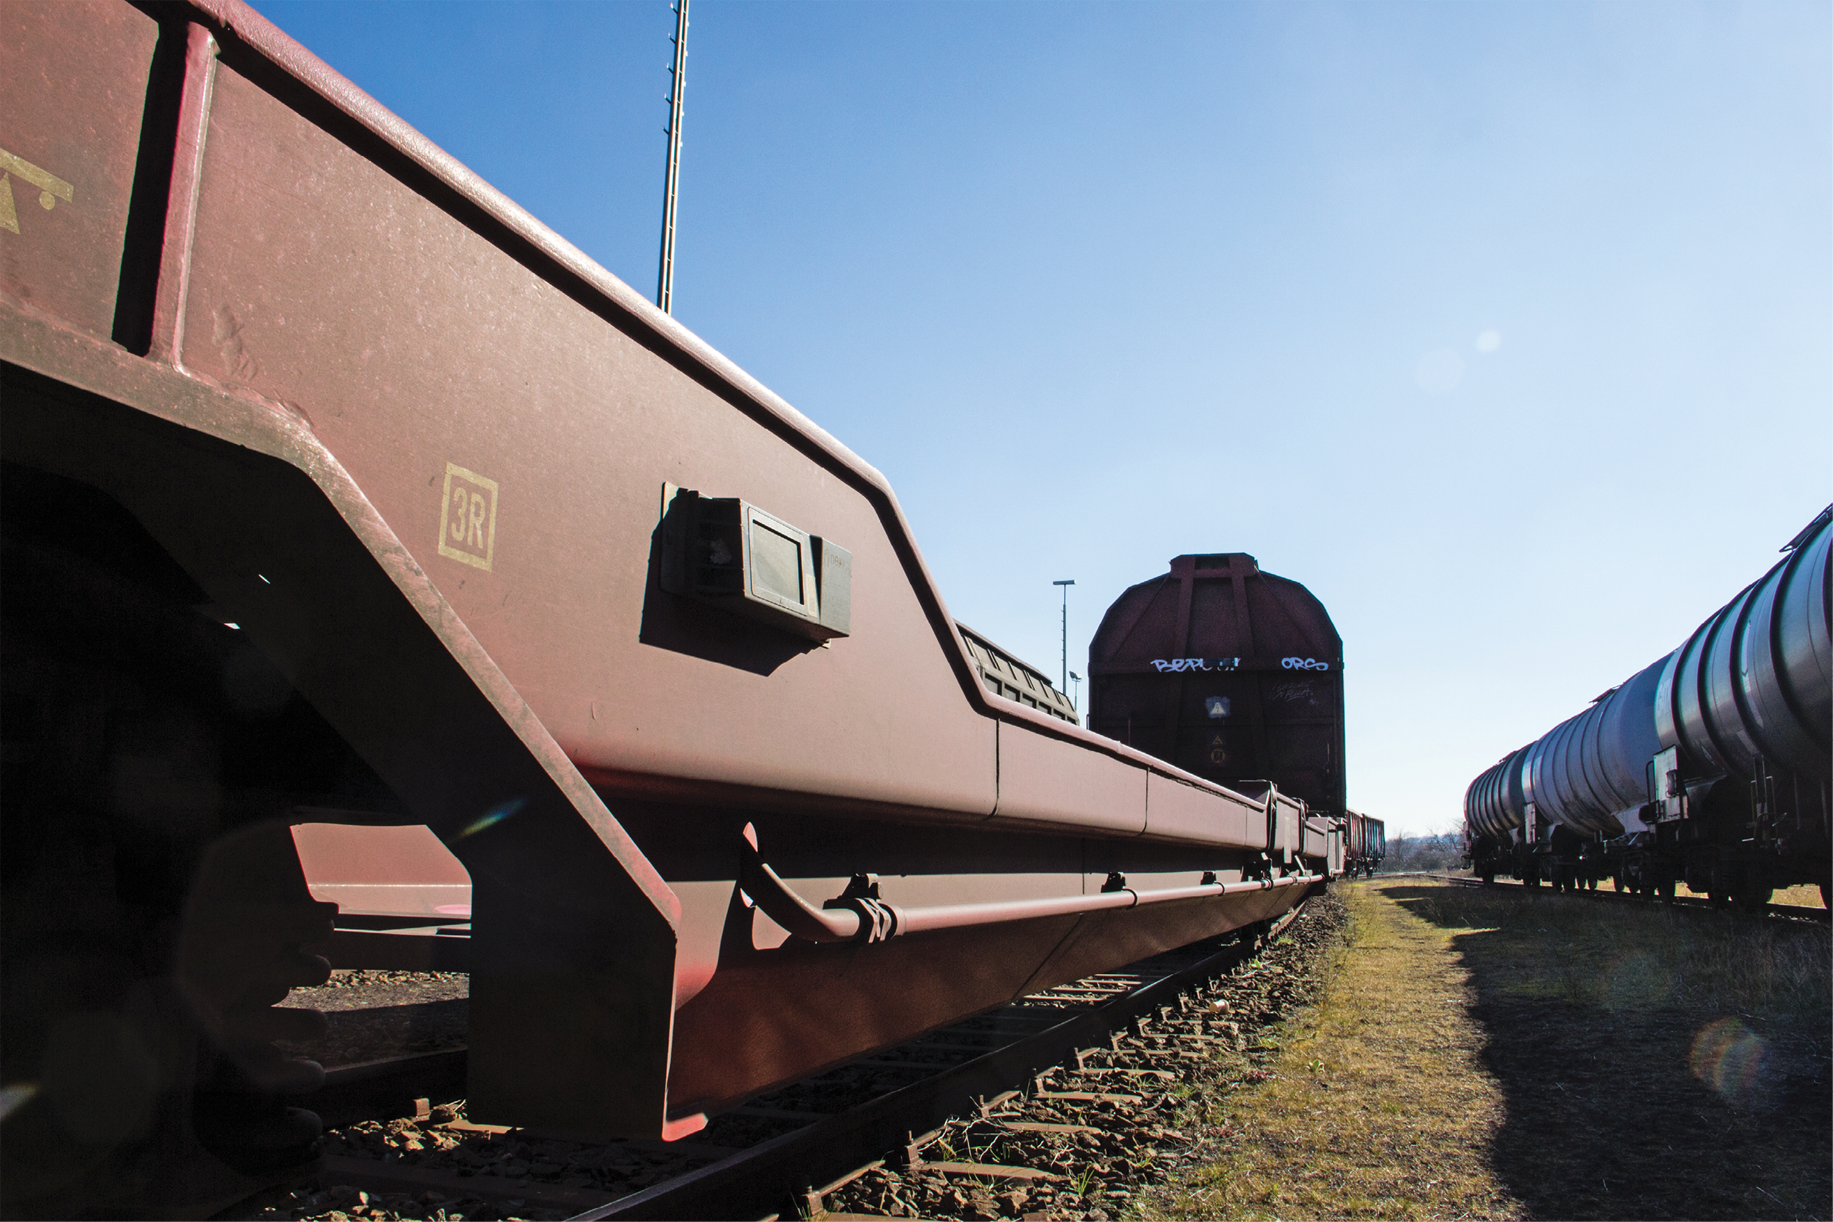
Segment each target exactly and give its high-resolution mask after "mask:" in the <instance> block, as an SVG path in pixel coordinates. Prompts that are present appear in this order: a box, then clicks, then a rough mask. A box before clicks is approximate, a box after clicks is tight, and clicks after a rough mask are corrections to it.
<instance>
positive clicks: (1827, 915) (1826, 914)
mask: <svg viewBox="0 0 1833 1222" xmlns="http://www.w3.org/2000/svg"><path fill="white" fill-rule="evenodd" d="M1388 877H1397V876H1395V875H1389V876H1388ZM1421 877H1424V878H1436V879H1441V880H1443V881H1444V882H1448V883H1451V884H1453V885H1454V886H1459V887H1485V886H1488V887H1514V888H1517V889H1519V890H1521V891H1539V890H1541V888H1539V887H1528V886H1526V885H1524V884H1522V883H1520V882H1517V881H1512V880H1503V879H1497V880H1496V881H1495V882H1493V883H1485V882H1484V881H1483V880H1482V879H1480V878H1461V877H1459V876H1457V875H1455V874H1427V875H1421ZM1545 890H1547V891H1549V892H1552V888H1551V887H1548V888H1545ZM1572 894H1576V895H1581V896H1584V897H1586V898H1588V899H1594V900H1599V901H1604V902H1609V903H1633V902H1638V901H1639V902H1643V903H1656V902H1658V901H1656V900H1654V899H1651V898H1649V897H1647V896H1640V895H1636V894H1634V893H1632V892H1629V891H1604V890H1597V891H1592V890H1579V891H1575V892H1572ZM1660 902H1665V903H1669V904H1672V905H1674V906H1675V907H1680V908H1704V909H1708V910H1711V909H1714V908H1717V907H1719V905H1715V904H1714V903H1713V902H1712V901H1711V900H1709V899H1707V898H1705V897H1704V896H1698V895H1677V896H1675V897H1673V898H1672V899H1671V900H1666V901H1660ZM1763 915H1764V916H1765V917H1767V918H1770V919H1774V920H1785V921H1815V922H1818V923H1820V924H1822V925H1825V924H1827V923H1828V922H1829V921H1830V920H1833V912H1830V911H1829V910H1828V909H1826V908H1815V907H1811V906H1810V905H1807V904H1770V905H1769V906H1768V908H1767V909H1766V910H1765V912H1764V914H1763Z"/></svg>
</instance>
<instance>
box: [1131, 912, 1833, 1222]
mask: <svg viewBox="0 0 1833 1222" xmlns="http://www.w3.org/2000/svg"><path fill="white" fill-rule="evenodd" d="M1338 891H1339V894H1342V895H1343V896H1344V898H1345V900H1346V901H1347V904H1348V907H1349V912H1350V921H1349V924H1348V926H1347V927H1346V931H1345V935H1344V941H1343V943H1342V945H1340V946H1339V947H1338V948H1337V949H1336V951H1335V952H1334V953H1333V954H1332V955H1331V956H1330V957H1329V959H1328V960H1327V961H1326V963H1325V964H1324V966H1323V969H1322V970H1323V972H1324V975H1325V979H1324V981H1323V989H1322V992H1321V995H1320V1000H1319V1001H1318V1003H1317V1004H1316V1005H1315V1006H1314V1007H1313V1008H1311V1009H1310V1010H1308V1011H1306V1012H1304V1013H1303V1014H1301V1015H1300V1016H1299V1017H1298V1018H1297V1019H1295V1020H1294V1021H1293V1022H1292V1023H1290V1024H1288V1025H1287V1027H1286V1028H1285V1029H1284V1030H1283V1032H1282V1033H1281V1035H1280V1037H1279V1039H1278V1040H1277V1045H1276V1046H1269V1047H1267V1048H1265V1049H1264V1050H1263V1051H1262V1053H1261V1055H1260V1072H1258V1073H1255V1072H1252V1071H1250V1072H1249V1073H1247V1074H1245V1075H1244V1077H1245V1078H1246V1079H1247V1080H1249V1081H1252V1080H1253V1079H1255V1078H1261V1077H1264V1078H1265V1080H1264V1081H1263V1082H1261V1083H1260V1084H1259V1085H1257V1086H1249V1087H1245V1088H1243V1089H1240V1090H1237V1091H1235V1092H1233V1093H1231V1094H1229V1095H1227V1096H1226V1097H1224V1098H1223V1099H1221V1100H1216V1101H1210V1102H1208V1103H1207V1104H1206V1105H1205V1106H1206V1110H1207V1113H1208V1114H1207V1117H1206V1119H1207V1121H1208V1124H1207V1125H1206V1127H1207V1128H1208V1131H1209V1134H1210V1135H1211V1138H1212V1143H1211V1145H1210V1150H1209V1151H1208V1152H1207V1153H1208V1157H1209V1158H1210V1160H1211V1161H1210V1163H1209V1165H1208V1166H1206V1167H1204V1168H1203V1169H1202V1170H1201V1171H1199V1172H1197V1173H1196V1174H1195V1175H1193V1176H1192V1177H1190V1178H1189V1179H1187V1180H1185V1181H1184V1182H1183V1183H1182V1184H1181V1185H1180V1186H1178V1187H1176V1188H1174V1189H1170V1190H1166V1191H1163V1192H1161V1193H1158V1194H1155V1195H1156V1199H1155V1200H1154V1201H1153V1208H1150V1209H1147V1210H1145V1211H1142V1212H1145V1213H1147V1214H1163V1215H1168V1216H1173V1217H1216V1216H1226V1217H1230V1218H1271V1217H1280V1218H1293V1217H1399V1218H1452V1217H1473V1218H1504V1217H1507V1218H1794V1217H1818V1218H1826V1217H1828V1216H1829V1213H1830V1212H1833V1211H1830V1209H1829V1206H1830V1205H1833V1183H1830V1178H1833V1177H1830V1175H1829V1168H1828V1164H1827V1157H1826V1154H1827V1150H1828V1148H1829V1144H1833V1132H1830V1124H1829V1116H1828V1109H1827V1104H1826V1100H1827V1097H1828V1086H1829V1072H1828V1065H1829V1060H1828V1051H1829V1032H1828V1025H1829V1018H1828V1015H1829V1010H1830V1009H1833V995H1830V987H1829V933H1828V931H1827V930H1826V929H1824V928H1820V927H1816V926H1810V925H1807V924H1805V923H1799V922H1786V923H1784V922H1763V921H1754V920H1748V919H1744V918H1740V917H1737V916H1735V915H1732V914H1728V913H1717V912H1711V911H1694V910H1674V909H1664V908H1661V907H1657V906H1649V907H1646V908H1642V907H1636V908H1630V909H1628V910H1627V911H1625V909H1624V908H1623V907H1621V906H1618V905H1600V904H1587V903H1585V902H1583V897H1578V896H1560V895H1555V894H1552V893H1546V894H1539V893H1535V892H1527V891H1524V890H1522V889H1511V890H1502V889H1465V888H1451V887H1448V886H1446V885H1444V884H1441V883H1437V882H1433V881H1429V880H1422V879H1417V878H1396V879H1390V880H1382V879H1376V880H1375V881H1374V882H1372V883H1362V884H1355V885H1351V886H1347V887H1343V886H1339V888H1338ZM1271 1043H1272V1042H1271V1041H1269V1044H1271ZM1267 1075H1270V1076H1267Z"/></svg>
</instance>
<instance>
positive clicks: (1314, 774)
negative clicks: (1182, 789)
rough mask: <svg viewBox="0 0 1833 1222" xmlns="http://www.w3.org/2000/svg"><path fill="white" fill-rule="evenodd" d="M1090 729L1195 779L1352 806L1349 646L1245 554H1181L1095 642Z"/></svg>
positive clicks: (1114, 613) (1333, 806) (1111, 616)
mask: <svg viewBox="0 0 1833 1222" xmlns="http://www.w3.org/2000/svg"><path fill="white" fill-rule="evenodd" d="M1088 672H1089V685H1088V724H1089V728H1090V729H1092V730H1096V731H1098V732H1100V733H1102V734H1106V735H1109V736H1110V737H1113V738H1117V739H1119V740H1120V741H1122V742H1126V743H1129V744H1131V745H1133V746H1136V747H1138V748H1140V749H1141V750H1143V751H1148V752H1150V753H1151V754H1153V755H1156V756H1158V757H1159V758H1161V759H1165V760H1169V761H1170V762H1171V763H1173V764H1176V765H1177V766H1178V767H1180V768H1183V769H1186V770H1188V771H1190V772H1192V773H1195V774H1196V775H1197V776H1201V777H1204V778H1206V779H1208V780H1211V781H1215V782H1216V783H1218V784H1221V785H1228V786H1232V787H1234V788H1236V789H1238V790H1245V791H1252V790H1253V788H1254V787H1255V786H1256V785H1258V786H1260V787H1263V788H1264V786H1265V785H1267V784H1269V783H1271V784H1276V785H1277V786H1278V788H1279V790H1280V791H1281V792H1282V793H1285V794H1287V795H1289V796H1291V797H1294V798H1297V799H1300V800H1301V801H1303V802H1305V803H1306V804H1307V805H1309V806H1310V807H1311V808H1312V809H1314V810H1319V811H1325V812H1329V813H1330V814H1332V815H1334V816H1341V815H1342V814H1343V813H1344V811H1345V810H1346V809H1347V802H1346V798H1345V792H1346V791H1345V788H1344V769H1343V754H1344V752H1343V641H1342V638H1341V637H1339V636H1338V635H1337V630H1336V626H1335V625H1334V624H1332V623H1331V622H1330V615H1329V613H1328V612H1327V611H1325V610H1324V605H1323V604H1322V603H1320V602H1319V601H1318V600H1317V598H1316V597H1315V596H1314V595H1313V594H1312V593H1311V592H1310V591H1309V590H1307V589H1306V588H1305V587H1304V586H1302V585H1300V584H1299V583H1298V582H1296V581H1290V580H1288V579H1286V578H1284V577H1276V576H1274V575H1273V574H1271V573H1268V572H1265V571H1263V570H1262V569H1261V567H1260V565H1259V563H1258V562H1256V561H1255V559H1254V558H1253V557H1252V556H1249V555H1246V554H1244V553H1239V552H1236V553H1230V554H1224V555H1204V556H1179V557H1178V558H1177V559H1175V560H1173V561H1172V562H1171V570H1170V572H1168V573H1166V574H1164V575H1162V576H1160V577H1156V578H1154V579H1153V580H1151V581H1146V582H1141V583H1140V584H1139V585H1136V586H1133V587H1131V588H1129V589H1128V590H1127V591H1126V592H1125V593H1123V594H1122V595H1121V596H1120V597H1119V598H1117V599H1115V600H1114V605H1113V606H1111V607H1109V608H1108V610H1107V614H1106V615H1105V616H1103V617H1102V620H1101V627H1100V628H1099V629H1097V630H1096V632H1095V639H1094V641H1093V642H1092V643H1091V644H1090V645H1089V658H1088Z"/></svg>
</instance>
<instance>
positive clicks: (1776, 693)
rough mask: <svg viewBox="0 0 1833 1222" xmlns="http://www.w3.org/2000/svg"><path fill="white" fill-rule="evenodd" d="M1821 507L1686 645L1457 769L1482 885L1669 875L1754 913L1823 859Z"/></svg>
mask: <svg viewBox="0 0 1833 1222" xmlns="http://www.w3.org/2000/svg"><path fill="white" fill-rule="evenodd" d="M1829 546H1833V507H1829V508H1828V509H1826V510H1823V511H1822V512H1821V513H1820V514H1819V515H1818V516H1817V517H1816V518H1815V519H1814V520H1813V521H1812V522H1810V523H1808V525H1807V526H1806V527H1805V528H1803V529H1802V530H1801V532H1800V533H1799V534H1797V535H1796V536H1795V537H1794V538H1793V539H1791V540H1790V541H1789V542H1788V543H1787V544H1786V545H1785V546H1784V547H1783V548H1782V551H1783V552H1784V553H1785V554H1784V557H1783V559H1782V560H1780V561H1778V562H1777V563H1776V564H1775V565H1774V567H1772V568H1771V569H1770V570H1769V572H1768V573H1766V574H1765V575H1764V576H1763V577H1762V579H1761V580H1758V581H1756V582H1753V583H1752V584H1751V585H1749V586H1746V587H1745V588H1744V590H1743V591H1742V592H1741V593H1739V594H1738V596H1737V597H1736V598H1734V599H1732V600H1731V601H1730V602H1728V603H1726V604H1725V605H1724V606H1723V607H1721V608H1720V609H1719V610H1718V611H1717V612H1715V613H1714V614H1713V615H1712V616H1711V617H1710V618H1709V619H1707V620H1706V622H1705V623H1703V624H1701V625H1700V626H1699V628H1698V629H1696V630H1695V631H1694V632H1693V633H1692V635H1690V636H1689V637H1688V638H1687V639H1686V641H1685V642H1684V643H1683V644H1682V645H1681V646H1680V647H1679V648H1678V649H1676V650H1674V651H1673V652H1672V653H1669V654H1667V655H1665V656H1664V657H1661V658H1659V659H1657V660H1656V661H1654V662H1653V663H1651V664H1649V665H1648V666H1646V667H1644V668H1643V669H1642V670H1640V671H1637V672H1636V673H1635V674H1634V675H1632V676H1630V677H1629V678H1628V679H1626V680H1624V681H1623V683H1621V684H1620V685H1618V686H1617V687H1613V688H1611V689H1610V690H1609V691H1607V692H1605V693H1604V694H1603V695H1601V696H1599V697H1597V698H1596V699H1595V700H1594V701H1592V703H1591V707H1589V708H1587V709H1586V710H1585V711H1583V712H1581V713H1579V714H1577V715H1576V716H1573V717H1570V718H1568V719H1567V720H1565V721H1563V722H1561V723H1560V724H1559V725H1557V726H1555V727H1554V728H1553V729H1552V730H1550V731H1548V732H1547V733H1546V734H1544V735H1542V736H1541V737H1540V738H1538V739H1536V740H1535V741H1534V742H1532V743H1529V744H1528V745H1527V746H1525V747H1522V748H1520V749H1519V750H1516V751H1512V752H1510V753H1509V754H1508V755H1506V756H1504V757H1503V758H1502V759H1501V760H1500V761H1499V762H1498V763H1496V764H1495V765H1494V766H1493V767H1491V768H1489V769H1487V770H1485V771H1484V772H1483V773H1482V774H1481V775H1479V776H1478V777H1477V778H1476V779H1475V780H1474V781H1472V782H1471V784H1470V788H1469V790H1468V791H1467V792H1466V794H1465V796H1464V838H1465V843H1466V856H1467V858H1468V860H1469V861H1470V863H1471V869H1472V870H1474V871H1475V872H1476V873H1478V874H1480V875H1481V876H1482V877H1483V879H1484V881H1485V882H1490V881H1493V880H1494V878H1495V876H1496V875H1497V874H1512V875H1513V876H1515V877H1516V878H1519V879H1521V880H1522V881H1524V882H1525V883H1527V884H1528V885H1529V886H1537V885H1539V884H1540V883H1541V882H1542V881H1547V882H1550V883H1552V884H1553V885H1554V886H1555V887H1560V888H1569V887H1580V886H1584V887H1590V888H1595V887H1596V886H1597V885H1598V883H1599V882H1600V881H1601V880H1604V879H1610V880H1611V881H1612V882H1613V884H1614V885H1615V886H1616V888H1617V889H1618V890H1629V891H1634V892H1636V893H1638V894H1646V895H1657V896H1660V897H1662V898H1665V899H1671V898H1672V897H1673V895H1674V892H1675V889H1676V887H1677V886H1678V885H1679V884H1681V883H1685V885H1686V886H1688V887H1689V888H1691V889H1693V890H1695V891H1702V892H1706V893H1709V894H1710V895H1711V897H1712V899H1713V901H1714V902H1715V903H1719V904H1727V903H1735V904H1736V905H1738V906H1739V907H1742V908H1747V909H1750V910H1752V911H1761V910H1762V909H1763V907H1764V906H1765V905H1767V904H1768V903H1769V899H1770V896H1771V895H1772V893H1773V891H1774V889H1775V888H1777V887H1787V886H1794V885H1799V884H1810V885H1818V886H1819V888H1820V894H1821V899H1822V901H1823V902H1825V901H1826V900H1827V893H1828V889H1829V873H1830V871H1833V835H1830V831H1833V806H1830V805H1829V792H1830V790H1833V757H1830V752H1829V740H1830V739H1833V643H1830V638H1829V632H1828V621H1829V619H1830V618H1833V614H1830V612H1833V595H1830V593H1829V586H1828V571H1827V568H1828V549H1829Z"/></svg>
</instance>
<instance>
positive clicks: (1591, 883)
mask: <svg viewBox="0 0 1833 1222" xmlns="http://www.w3.org/2000/svg"><path fill="white" fill-rule="evenodd" d="M1597 889H1598V880H1597V875H1595V874H1593V875H1592V876H1591V877H1590V878H1587V879H1586V880H1585V890H1587V891H1596V890H1597Z"/></svg>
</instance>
